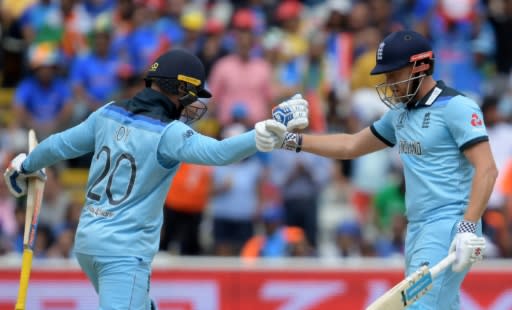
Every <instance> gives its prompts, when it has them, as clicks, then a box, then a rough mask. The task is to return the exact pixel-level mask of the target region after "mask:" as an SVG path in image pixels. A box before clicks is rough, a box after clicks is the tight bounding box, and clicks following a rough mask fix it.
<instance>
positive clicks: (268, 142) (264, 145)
mask: <svg viewBox="0 0 512 310" xmlns="http://www.w3.org/2000/svg"><path fill="white" fill-rule="evenodd" d="M254 129H255V132H256V137H255V138H256V148H257V149H258V150H259V151H261V152H270V151H272V150H273V149H275V148H276V147H277V145H278V144H279V143H280V142H279V138H278V136H277V135H276V134H275V133H273V132H271V131H269V130H268V129H267V128H266V127H265V121H262V122H258V123H256V125H254Z"/></svg>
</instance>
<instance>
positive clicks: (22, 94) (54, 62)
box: [14, 43, 73, 139]
mask: <svg viewBox="0 0 512 310" xmlns="http://www.w3.org/2000/svg"><path fill="white" fill-rule="evenodd" d="M28 58H29V63H30V67H31V69H32V74H30V75H28V76H26V77H25V78H24V79H23V80H22V81H21V82H20V84H19V85H18V87H17V88H16V93H15V98H14V112H15V116H16V120H15V122H16V124H17V125H18V126H19V127H22V128H27V129H28V128H32V129H34V130H35V131H36V134H37V136H38V137H39V138H40V139H43V138H45V137H47V136H49V135H50V134H52V133H54V132H56V131H57V130H60V129H63V128H67V127H68V126H69V124H70V123H69V121H70V118H71V114H72V112H73V104H72V102H71V98H72V97H71V91H70V89H69V85H68V83H67V81H66V80H64V79H62V78H61V77H59V75H58V71H57V70H58V69H57V68H58V65H59V53H58V50H57V48H56V46H55V45H53V44H50V43H40V44H35V45H32V46H31V47H30V49H29V51H28Z"/></svg>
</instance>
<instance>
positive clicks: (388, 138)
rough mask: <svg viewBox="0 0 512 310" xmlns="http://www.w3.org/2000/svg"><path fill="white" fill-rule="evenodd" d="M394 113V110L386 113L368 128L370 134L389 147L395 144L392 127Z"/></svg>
mask: <svg viewBox="0 0 512 310" xmlns="http://www.w3.org/2000/svg"><path fill="white" fill-rule="evenodd" d="M396 112H397V111H395V110H389V111H387V112H386V113H384V115H383V116H382V117H381V118H380V119H379V120H377V121H375V122H374V123H373V124H372V125H371V126H370V130H371V131H372V133H373V134H374V135H375V136H376V137H377V138H379V139H380V140H381V141H382V142H384V143H385V144H386V145H388V146H389V147H393V146H394V145H395V144H396V137H395V127H394V125H393V119H394V118H395V115H396Z"/></svg>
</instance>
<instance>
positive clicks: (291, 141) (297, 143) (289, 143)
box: [265, 119, 302, 153]
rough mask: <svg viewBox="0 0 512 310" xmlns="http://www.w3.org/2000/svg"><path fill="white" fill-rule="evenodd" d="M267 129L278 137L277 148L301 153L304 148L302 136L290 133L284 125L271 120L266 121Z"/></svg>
mask: <svg viewBox="0 0 512 310" xmlns="http://www.w3.org/2000/svg"><path fill="white" fill-rule="evenodd" d="M265 128H266V129H267V130H269V131H270V132H272V133H274V134H275V135H276V137H277V143H276V145H275V148H282V149H285V150H289V151H295V152H297V153H298V152H300V151H301V148H302V134H300V133H295V132H289V131H288V130H287V129H286V126H285V125H283V124H282V123H280V122H278V121H276V120H274V119H269V120H266V121H265Z"/></svg>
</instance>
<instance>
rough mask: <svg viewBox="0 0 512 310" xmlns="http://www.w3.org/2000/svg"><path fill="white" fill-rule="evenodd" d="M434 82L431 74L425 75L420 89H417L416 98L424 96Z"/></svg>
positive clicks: (433, 85) (432, 86)
mask: <svg viewBox="0 0 512 310" xmlns="http://www.w3.org/2000/svg"><path fill="white" fill-rule="evenodd" d="M436 84H437V83H436V81H435V80H434V79H433V78H432V76H431V75H429V76H426V77H425V78H424V79H423V83H422V84H421V87H420V90H419V91H418V95H417V97H416V98H423V97H425V96H426V95H427V94H428V93H429V92H430V91H431V90H432V89H433V88H434V87H435V86H436Z"/></svg>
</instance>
